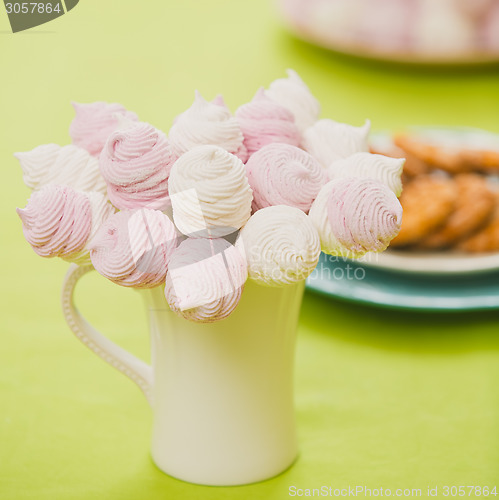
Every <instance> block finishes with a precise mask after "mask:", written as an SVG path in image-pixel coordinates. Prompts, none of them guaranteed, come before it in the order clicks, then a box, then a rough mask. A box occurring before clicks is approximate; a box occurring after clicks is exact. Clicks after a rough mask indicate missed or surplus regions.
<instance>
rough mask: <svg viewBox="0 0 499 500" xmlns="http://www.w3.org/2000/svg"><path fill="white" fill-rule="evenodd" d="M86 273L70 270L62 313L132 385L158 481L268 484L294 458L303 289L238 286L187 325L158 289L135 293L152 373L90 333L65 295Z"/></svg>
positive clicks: (84, 269) (298, 286) (70, 296)
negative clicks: (233, 302) (148, 416)
mask: <svg viewBox="0 0 499 500" xmlns="http://www.w3.org/2000/svg"><path fill="white" fill-rule="evenodd" d="M91 269H93V268H92V267H79V266H77V265H75V264H72V265H71V267H70V269H69V271H68V273H67V275H66V278H65V281H64V285H63V291H62V306H63V311H64V316H65V318H66V320H67V322H68V324H69V326H70V328H71V330H72V331H73V332H74V333H75V335H76V336H77V337H78V338H79V339H80V340H81V341H82V342H83V343H84V344H86V345H87V347H89V348H90V349H92V350H93V351H94V352H95V353H96V354H98V355H99V356H100V357H101V358H103V359H104V360H105V361H107V362H108V363H109V364H111V365H112V366H114V367H115V368H117V369H118V370H120V371H121V372H123V373H124V374H125V375H127V376H128V377H129V378H130V379H132V380H133V381H134V382H135V383H136V384H137V385H138V386H139V387H140V388H141V389H142V391H143V392H144V394H145V395H146V397H147V399H148V401H149V403H150V404H151V407H152V409H153V413H154V416H153V422H154V423H153V432H152V457H153V460H154V462H155V463H156V465H157V466H158V467H159V468H160V469H161V470H162V471H164V472H166V473H167V474H170V475H171V476H174V477H176V478H179V479H183V480H184V481H189V482H192V483H199V484H205V485H227V486H228V485H238V484H246V483H252V482H256V481H262V480H264V479H268V478H271V477H273V476H275V475H277V474H279V473H280V472H282V471H284V470H285V469H286V468H288V467H289V466H290V465H291V464H292V463H293V462H294V460H295V459H296V456H297V442H296V433H295V419H294V407H293V366H294V350H295V337H296V327H297V322H298V315H299V311H300V304H301V300H302V296H303V290H304V286H305V282H301V283H298V284H296V285H292V286H288V287H285V288H270V287H263V286H260V285H257V284H255V283H254V282H252V281H248V282H247V283H246V285H245V288H244V290H243V293H242V298H241V301H240V303H239V304H238V306H237V308H236V309H235V311H234V312H233V313H232V315H231V316H229V317H228V318H226V319H224V320H222V321H219V322H215V323H194V322H190V321H187V320H185V319H183V318H181V317H179V316H177V315H176V314H174V313H173V312H171V311H170V309H169V307H168V304H167V303H166V300H165V297H164V293H163V287H157V288H154V289H150V290H142V291H140V293H141V294H142V295H143V297H144V300H145V305H146V308H147V310H148V314H149V323H150V332H151V348H152V366H149V365H148V364H146V363H145V362H143V361H141V360H139V359H138V358H136V357H135V356H133V355H131V354H130V353H128V352H127V351H125V350H124V349H122V348H121V347H119V346H117V345H116V344H114V343H113V342H111V341H110V340H109V339H107V338H106V337H104V336H103V335H102V334H101V333H99V332H98V331H96V330H95V329H94V328H93V327H92V326H91V325H90V324H89V323H88V322H87V321H86V320H85V319H84V318H83V317H82V316H81V314H80V313H79V312H78V310H77V309H76V307H75V306H74V303H73V292H74V288H75V285H76V283H77V281H78V280H79V278H80V277H81V276H83V275H84V274H85V273H87V272H88V271H90V270H91Z"/></svg>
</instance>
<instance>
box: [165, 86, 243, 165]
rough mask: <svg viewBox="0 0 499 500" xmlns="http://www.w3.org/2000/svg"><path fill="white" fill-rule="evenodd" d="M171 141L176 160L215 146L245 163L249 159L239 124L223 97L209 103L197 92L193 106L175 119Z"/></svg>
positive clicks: (170, 134)
mask: <svg viewBox="0 0 499 500" xmlns="http://www.w3.org/2000/svg"><path fill="white" fill-rule="evenodd" d="M168 137H169V138H170V142H171V144H172V147H173V150H174V152H175V154H176V155H177V156H181V155H183V154H184V153H186V152H187V151H190V150H191V149H193V148H195V147H197V146H202V145H213V146H220V147H221V148H223V149H225V150H226V151H228V152H229V153H232V154H235V155H236V156H237V157H239V158H240V159H241V160H242V161H243V162H244V161H246V160H247V159H248V152H247V150H246V147H245V146H244V144H243V141H244V137H243V134H242V132H241V128H240V127H239V123H238V122H237V120H236V118H235V117H234V116H232V113H231V112H230V111H229V109H228V108H227V107H226V106H225V104H224V102H223V98H222V97H221V96H217V97H216V98H215V102H208V101H206V100H205V99H204V98H203V97H202V96H201V94H200V93H199V92H196V97H195V99H194V102H193V104H192V106H191V107H190V108H189V109H187V110H186V111H184V112H183V113H182V114H180V115H179V116H177V118H175V121H174V122H173V125H172V128H171V129H170V133H169V134H168Z"/></svg>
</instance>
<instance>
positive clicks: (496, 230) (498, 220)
mask: <svg viewBox="0 0 499 500" xmlns="http://www.w3.org/2000/svg"><path fill="white" fill-rule="evenodd" d="M495 199H496V205H495V209H494V213H493V215H492V217H491V218H490V220H489V222H488V224H487V225H486V226H484V227H483V228H482V229H480V230H479V231H478V232H475V233H473V234H472V235H471V236H470V237H469V238H466V239H465V240H463V241H461V242H460V243H459V244H458V245H457V248H458V249H459V250H463V251H465V252H471V253H479V252H497V251H499V194H498V193H495Z"/></svg>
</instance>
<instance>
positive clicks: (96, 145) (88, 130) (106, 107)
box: [69, 101, 138, 156]
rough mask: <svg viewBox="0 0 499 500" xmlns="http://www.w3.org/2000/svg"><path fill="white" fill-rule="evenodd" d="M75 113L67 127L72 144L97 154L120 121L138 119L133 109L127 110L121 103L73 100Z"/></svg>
mask: <svg viewBox="0 0 499 500" xmlns="http://www.w3.org/2000/svg"><path fill="white" fill-rule="evenodd" d="M73 107H74V109H75V112H76V115H75V117H74V119H73V121H72V122H71V125H70V127H69V135H70V136H71V139H72V140H73V144H74V145H76V146H79V147H81V148H83V149H86V150H87V151H88V152H89V153H90V154H92V155H95V156H98V155H99V154H100V152H101V151H102V148H103V147H104V144H105V143H106V140H107V138H108V137H109V136H110V135H111V133H112V132H114V131H115V130H117V129H118V127H119V126H120V121H121V120H122V119H125V120H127V121H138V117H137V115H136V114H135V113H134V112H133V111H127V110H126V109H125V108H124V107H123V106H122V105H121V104H117V103H107V102H102V101H99V102H92V103H90V104H80V103H77V102H73Z"/></svg>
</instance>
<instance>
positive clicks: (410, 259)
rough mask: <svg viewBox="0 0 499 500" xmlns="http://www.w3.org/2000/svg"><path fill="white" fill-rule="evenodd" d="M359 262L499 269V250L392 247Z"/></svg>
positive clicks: (453, 270)
mask: <svg viewBox="0 0 499 500" xmlns="http://www.w3.org/2000/svg"><path fill="white" fill-rule="evenodd" d="M359 263H361V264H362V265H365V266H368V267H377V268H380V269H386V270H390V271H402V272H405V273H424V274H435V275H436V274H455V275H457V274H469V273H477V272H486V271H496V270H499V253H488V254H479V255H473V254H467V253H462V252H452V251H446V252H416V251H408V250H390V249H388V250H386V251H385V252H383V253H380V254H367V255H365V256H364V257H362V258H361V259H360V261H359Z"/></svg>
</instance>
